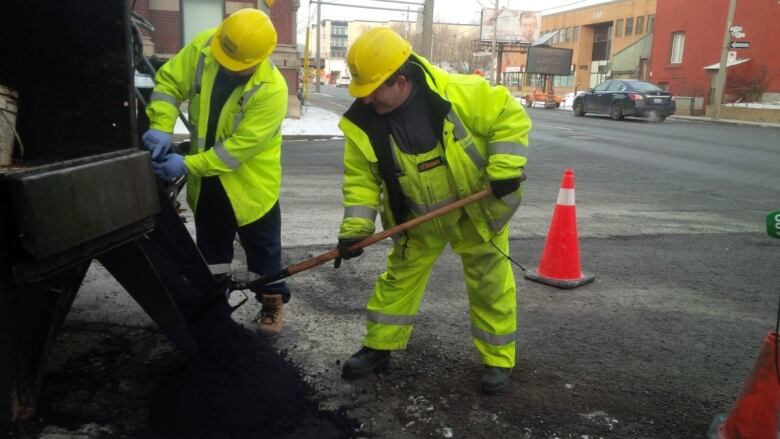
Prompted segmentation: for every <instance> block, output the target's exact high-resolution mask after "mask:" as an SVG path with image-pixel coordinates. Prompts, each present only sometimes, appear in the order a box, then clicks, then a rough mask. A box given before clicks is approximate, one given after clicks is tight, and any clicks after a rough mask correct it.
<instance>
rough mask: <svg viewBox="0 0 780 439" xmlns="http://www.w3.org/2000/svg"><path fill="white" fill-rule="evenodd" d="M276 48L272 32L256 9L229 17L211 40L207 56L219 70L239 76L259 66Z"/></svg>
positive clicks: (235, 13) (242, 10)
mask: <svg viewBox="0 0 780 439" xmlns="http://www.w3.org/2000/svg"><path fill="white" fill-rule="evenodd" d="M274 48H276V29H274V25H273V24H272V23H271V19H270V18H268V16H267V15H265V13H264V12H263V11H260V10H258V9H252V8H247V9H239V10H238V11H236V12H234V13H232V14H230V16H229V17H228V18H226V19H225V20H224V21H223V22H222V24H220V25H219V27H218V28H217V32H216V33H215V34H214V36H213V37H212V38H211V53H213V54H214V58H216V60H217V62H218V63H219V64H220V65H222V67H224V68H226V69H228V70H231V71H234V72H239V71H241V70H246V69H248V68H250V67H254V66H256V65H258V64H260V63H261V62H262V61H263V60H264V59H266V58H268V56H269V55H271V53H272V52H273V51H274Z"/></svg>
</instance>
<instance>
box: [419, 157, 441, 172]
mask: <svg viewBox="0 0 780 439" xmlns="http://www.w3.org/2000/svg"><path fill="white" fill-rule="evenodd" d="M442 164H444V160H442V159H441V157H436V158H435V159H430V160H426V161H424V162H422V163H418V164H417V170H418V171H420V172H425V171H430V170H431V169H433V168H435V167H437V166H441V165H442Z"/></svg>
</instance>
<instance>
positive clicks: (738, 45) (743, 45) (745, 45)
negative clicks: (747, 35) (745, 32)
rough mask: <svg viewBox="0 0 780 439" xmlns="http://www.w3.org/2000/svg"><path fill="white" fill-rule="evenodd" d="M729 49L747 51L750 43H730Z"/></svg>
mask: <svg viewBox="0 0 780 439" xmlns="http://www.w3.org/2000/svg"><path fill="white" fill-rule="evenodd" d="M729 48H731V49H749V48H750V41H732V42H731V43H729Z"/></svg>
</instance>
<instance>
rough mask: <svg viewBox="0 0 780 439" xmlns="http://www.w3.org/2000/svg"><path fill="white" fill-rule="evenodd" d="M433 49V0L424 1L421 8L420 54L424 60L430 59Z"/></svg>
mask: <svg viewBox="0 0 780 439" xmlns="http://www.w3.org/2000/svg"><path fill="white" fill-rule="evenodd" d="M432 49H433V0H425V6H423V38H422V53H421V55H422V56H423V57H424V58H427V59H431V55H433V53H432Z"/></svg>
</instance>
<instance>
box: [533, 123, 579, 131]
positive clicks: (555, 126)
mask: <svg viewBox="0 0 780 439" xmlns="http://www.w3.org/2000/svg"><path fill="white" fill-rule="evenodd" d="M534 125H537V126H543V127H549V128H555V129H556V130H564V131H575V130H574V128H566V127H559V126H558V125H547V124H544V123H537V124H534Z"/></svg>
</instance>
